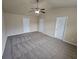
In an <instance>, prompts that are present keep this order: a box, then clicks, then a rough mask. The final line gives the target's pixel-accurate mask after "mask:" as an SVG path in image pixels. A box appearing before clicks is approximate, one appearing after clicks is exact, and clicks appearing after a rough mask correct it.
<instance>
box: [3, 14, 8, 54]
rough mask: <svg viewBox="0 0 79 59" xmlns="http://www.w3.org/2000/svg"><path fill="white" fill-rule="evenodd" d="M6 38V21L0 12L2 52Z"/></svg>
mask: <svg viewBox="0 0 79 59" xmlns="http://www.w3.org/2000/svg"><path fill="white" fill-rule="evenodd" d="M6 39H7V33H6V21H5V19H4V14H2V54H3V52H4V49H5V44H6Z"/></svg>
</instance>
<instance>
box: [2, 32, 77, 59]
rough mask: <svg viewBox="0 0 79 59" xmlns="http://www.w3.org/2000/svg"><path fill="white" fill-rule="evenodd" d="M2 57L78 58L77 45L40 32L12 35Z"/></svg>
mask: <svg viewBox="0 0 79 59" xmlns="http://www.w3.org/2000/svg"><path fill="white" fill-rule="evenodd" d="M2 59H77V50H76V46H73V45H70V44H68V43H65V42H63V41H61V40H59V39H56V38H52V37H50V36H47V35H45V34H43V33H40V32H31V33H24V34H20V35H14V36H10V37H8V39H7V43H6V48H5V51H4V54H3V57H2Z"/></svg>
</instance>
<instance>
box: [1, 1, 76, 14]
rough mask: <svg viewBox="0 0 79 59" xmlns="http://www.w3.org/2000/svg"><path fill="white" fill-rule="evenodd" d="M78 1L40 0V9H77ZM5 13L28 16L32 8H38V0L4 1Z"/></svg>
mask: <svg viewBox="0 0 79 59" xmlns="http://www.w3.org/2000/svg"><path fill="white" fill-rule="evenodd" d="M76 2H77V1H76V0H39V7H40V8H46V9H47V10H49V9H51V8H60V7H64V8H65V7H76V4H77V3H76ZM2 3H3V11H5V12H10V13H17V14H27V13H28V11H30V10H31V9H30V8H33V7H36V0H3V2H2Z"/></svg>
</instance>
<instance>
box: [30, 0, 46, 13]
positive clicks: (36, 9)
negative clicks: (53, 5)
mask: <svg viewBox="0 0 79 59" xmlns="http://www.w3.org/2000/svg"><path fill="white" fill-rule="evenodd" d="M36 2H37V7H36V8H31V9H32V10H34V12H35V13H36V14H39V13H43V14H45V9H44V8H39V7H38V2H39V0H36Z"/></svg>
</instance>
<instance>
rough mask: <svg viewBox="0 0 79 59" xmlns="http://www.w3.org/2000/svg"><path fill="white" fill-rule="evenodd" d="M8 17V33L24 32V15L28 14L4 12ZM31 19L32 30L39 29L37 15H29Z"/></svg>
mask: <svg viewBox="0 0 79 59" xmlns="http://www.w3.org/2000/svg"><path fill="white" fill-rule="evenodd" d="M4 15H5V16H4V18H5V19H6V23H7V24H6V26H7V35H8V36H10V35H16V34H20V33H24V31H23V17H24V16H26V15H17V14H12V13H4ZM29 19H30V26H29V27H30V32H32V31H37V17H35V16H34V15H30V16H29Z"/></svg>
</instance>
